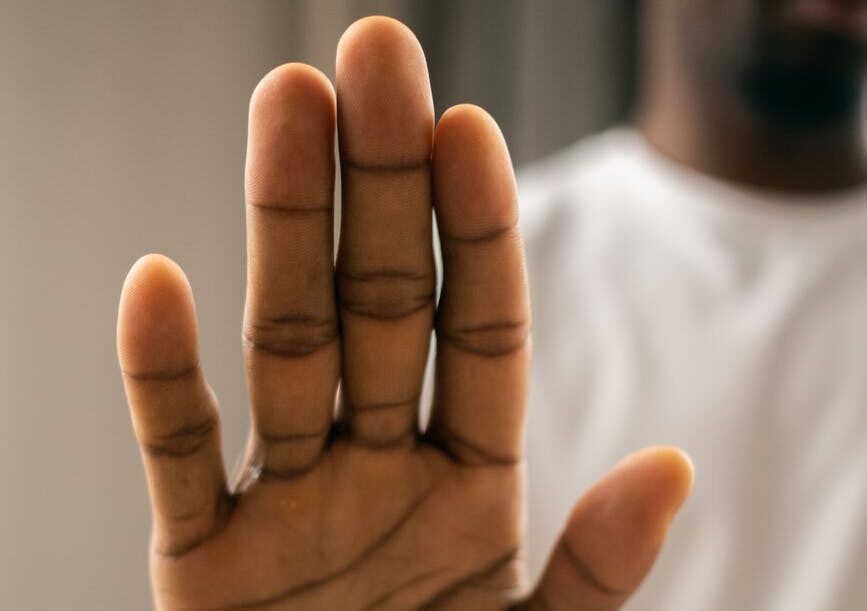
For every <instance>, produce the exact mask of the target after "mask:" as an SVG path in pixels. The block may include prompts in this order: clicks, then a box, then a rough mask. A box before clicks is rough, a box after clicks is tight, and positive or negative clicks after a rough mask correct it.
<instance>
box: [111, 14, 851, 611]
mask: <svg viewBox="0 0 867 611" xmlns="http://www.w3.org/2000/svg"><path fill="white" fill-rule="evenodd" d="M643 8H644V17H643V20H644V33H645V36H644V43H643V57H644V58H645V61H644V67H643V71H642V72H643V79H642V87H641V95H640V97H639V105H638V108H637V112H636V121H635V126H634V127H630V128H619V129H616V130H612V131H610V132H608V133H605V134H603V135H600V136H597V137H595V138H593V139H591V140H589V141H586V142H583V143H581V144H579V145H577V146H575V147H573V148H572V149H569V150H567V151H565V152H562V153H560V154H557V155H555V156H554V157H552V158H550V159H548V160H545V161H543V162H541V163H538V164H536V165H535V166H533V167H531V168H528V169H527V170H526V171H525V172H524V173H523V174H522V176H521V181H520V195H521V197H520V206H521V228H522V231H523V234H524V237H525V241H526V248H527V254H528V256H527V266H526V270H527V271H528V273H529V285H530V288H531V293H532V299H533V306H534V326H533V329H534V330H533V345H534V358H533V366H532V367H533V369H532V375H533V387H532V394H531V397H530V409H529V418H530V422H529V445H528V452H529V454H528V456H529V459H528V463H529V476H530V477H529V499H530V532H529V535H530V536H529V541H530V564H531V569H532V572H533V573H534V577H535V574H539V575H540V578H539V579H538V580H537V581H536V585H535V587H533V588H527V585H526V582H525V580H524V578H523V574H522V573H523V569H522V561H523V560H524V547H525V545H524V543H523V529H522V523H523V520H524V517H523V510H522V506H523V502H524V494H525V493H524V485H525V484H524V466H523V465H524V457H523V453H522V446H523V443H522V438H523V420H524V418H523V412H524V403H525V398H526V393H527V377H528V368H529V345H528V342H527V339H528V324H529V303H528V298H527V297H528V295H527V281H526V278H525V266H524V265H523V263H522V249H521V242H520V240H519V239H518V234H517V229H516V219H517V209H516V205H515V187H514V182H513V179H512V175H511V167H510V162H509V159H508V154H507V152H506V149H505V145H504V143H503V142H502V138H501V136H500V134H499V132H498V130H497V128H496V126H495V125H494V123H493V121H492V120H491V119H490V117H488V116H487V115H486V114H485V113H484V112H483V111H481V110H480V109H478V108H475V107H470V106H459V107H456V108H453V109H450V110H449V111H447V112H446V113H445V114H444V115H443V117H442V118H441V119H440V121H439V123H438V124H437V125H436V126H435V128H434V121H433V112H432V104H431V94H430V90H429V85H428V82H427V74H426V68H425V65H424V59H423V56H422V54H421V50H420V48H419V47H418V44H417V42H416V41H415V40H414V39H413V37H412V36H411V34H410V33H409V32H408V31H407V30H406V29H405V28H403V27H402V26H399V25H398V24H396V23H395V22H393V21H391V20H388V19H382V18H372V19H367V20H362V21H361V22H359V23H357V24H355V25H354V26H352V27H351V28H350V29H349V30H348V31H347V33H346V34H345V35H344V37H343V38H342V40H341V43H340V45H339V47H338V54H337V55H338V60H337V79H336V96H335V93H334V92H333V91H332V89H331V87H330V85H329V84H328V83H327V81H326V79H325V78H324V77H323V76H322V75H321V74H319V73H318V72H316V71H315V70H313V69H312V68H309V67H305V66H299V65H287V66H283V67H281V68H278V69H276V70H275V71H273V72H272V73H271V74H269V75H268V76H267V77H266V78H265V79H264V80H263V81H262V83H261V84H260V85H259V87H258V88H257V90H256V92H255V93H254V96H253V99H252V101H251V112H250V134H249V143H248V157H247V172H246V177H247V178H246V193H247V222H248V291H247V306H246V310H245V322H244V334H243V335H244V347H245V357H246V362H247V377H248V385H249V388H250V395H251V408H252V409H251V413H252V421H253V425H252V430H251V435H250V443H249V444H248V451H247V454H246V456H245V460H244V462H243V466H242V468H241V470H240V472H239V476H238V478H237V481H236V483H235V484H234V485H233V486H231V487H230V486H229V485H228V484H227V481H226V476H225V473H224V470H223V463H222V460H221V457H220V452H219V426H218V418H217V415H216V401H215V399H214V397H213V394H212V393H211V391H210V389H209V387H208V386H207V384H206V382H205V381H204V378H203V374H202V372H201V369H200V367H199V364H198V352H197V347H196V324H195V314H194V311H193V303H192V295H191V292H190V289H189V286H188V284H187V283H186V280H185V279H184V277H183V275H182V273H181V272H180V270H179V269H178V268H177V266H175V265H174V264H173V263H171V262H170V261H169V260H167V259H165V258H162V257H158V256H149V257H145V258H143V259H142V260H140V261H139V262H138V263H137V264H136V265H135V266H134V268H133V270H131V272H130V274H129V276H128V278H127V282H126V283H125V286H124V291H123V295H122V298H121V306H120V313H119V320H118V349H119V356H120V361H121V367H122V369H123V371H124V382H125V386H126V390H127V395H128V398H129V401H130V406H131V408H132V414H133V421H134V425H135V429H136V433H137V436H138V439H139V442H140V445H141V449H142V454H143V458H144V462H145V467H146V471H147V475H148V484H149V487H150V491H151V500H152V506H153V513H154V535H153V545H152V550H151V572H152V583H153V588H154V594H155V600H156V601H157V605H158V606H159V607H160V608H166V609H175V608H222V609H240V608H262V609H266V608H268V609H355V608H358V609H374V608H383V609H420V608H425V609H439V608H442V609H474V610H475V609H505V608H520V609H539V610H560V609H563V610H567V609H569V610H576V611H581V610H590V609H594V610H609V609H617V608H620V607H621V606H622V605H623V604H624V602H625V601H626V600H627V598H628V597H629V596H630V595H631V593H632V592H633V591H634V590H636V588H637V587H638V585H639V583H640V582H641V581H642V578H643V577H644V575H645V574H646V573H647V572H648V570H649V569H650V567H651V565H652V563H653V561H654V557H655V555H656V553H657V551H658V550H659V549H660V546H661V543H662V539H663V538H664V537H665V534H666V531H667V529H668V524H669V521H670V519H671V517H672V515H673V513H674V512H675V511H676V509H677V508H678V507H679V506H680V505H681V503H682V502H683V501H684V499H685V497H686V495H687V493H688V491H689V488H690V485H691V479H692V472H691V466H690V464H689V462H688V460H687V459H686V458H685V456H684V455H683V454H682V453H681V452H679V451H677V450H675V449H673V448H671V447H655V448H651V449H648V450H644V451H642V452H639V453H637V454H633V455H632V456H630V457H629V458H628V459H626V460H625V461H623V462H621V463H620V464H618V465H617V466H616V467H615V468H614V469H613V470H611V471H610V472H609V473H608V474H607V475H606V476H604V477H603V478H602V479H601V480H600V481H599V482H598V483H596V484H595V485H593V486H592V487H591V488H590V490H589V491H588V492H587V493H586V494H585V495H584V496H583V497H582V498H581V500H579V502H578V503H577V504H576V505H575V506H574V507H573V508H572V510H571V512H570V511H569V507H570V506H571V501H572V498H571V495H573V494H574V492H575V491H576V490H579V489H581V487H583V486H584V485H585V484H587V483H588V481H587V480H586V479H585V478H588V477H591V476H594V475H595V474H597V473H599V472H601V471H603V470H604V468H606V467H607V466H608V464H610V463H611V462H612V461H613V460H614V458H615V456H619V455H621V454H624V453H626V452H630V451H633V450H634V449H635V448H638V447H642V446H646V445H648V444H655V443H660V442H662V443H671V444H673V445H677V446H681V447H683V448H685V449H686V450H687V451H688V452H689V453H690V454H691V455H692V457H693V459H694V461H695V462H696V464H697V465H698V469H699V472H700V474H701V477H700V479H699V484H698V488H697V490H696V492H697V494H696V495H695V498H694V499H693V500H692V501H691V502H690V503H689V504H688V505H687V507H686V509H685V515H684V516H683V519H682V520H681V521H680V523H679V524H678V526H677V527H676V528H674V529H673V533H672V534H673V541H672V543H673V545H672V546H671V547H670V548H669V551H670V553H669V554H663V556H662V557H661V559H660V562H659V563H658V565H657V568H656V570H655V571H654V575H653V578H652V579H650V580H648V583H647V584H645V586H644V587H643V588H642V589H641V590H640V592H639V594H638V596H637V598H636V599H635V601H634V602H635V605H636V606H637V607H638V608H646V609H673V610H681V609H682V610H687V609H689V610H690V611H693V610H695V609H719V610H723V609H726V610H730V609H768V610H772V611H775V610H782V609H786V610H795V611H798V610H803V611H806V610H808V609H811V610H815V609H823V610H824V609H840V610H842V609H854V608H857V607H858V605H859V603H863V601H864V600H865V598H867V591H865V589H864V585H863V584H862V583H861V581H862V579H861V577H862V575H863V573H864V569H865V566H864V562H865V561H864V558H865V557H867V553H865V552H867V549H865V546H867V524H865V521H864V519H863V514H864V508H865V507H867V478H865V477H864V473H865V472H867V454H865V452H867V443H865V435H864V429H865V427H864V424H865V415H864V411H865V407H867V381H865V375H864V372H865V371H867V333H865V312H867V308H865V306H867V268H865V265H864V263H865V262H867V257H865V255H867V186H865V171H867V164H865V158H864V150H863V140H862V134H861V125H860V80H861V74H862V67H863V66H862V64H863V58H864V46H865V43H867V5H865V4H864V3H850V2H832V1H829V0H815V1H807V2H784V1H780V2H761V1H753V2H748V1H746V0H742V1H735V0H732V1H730V2H722V3H721V2H711V1H710V0H689V1H687V0H666V1H660V2H657V3H646V5H645V6H644V7H643ZM335 129H337V132H338V137H339V144H340V147H339V149H340V150H339V153H340V164H341V176H342V189H343V201H342V206H343V209H342V210H343V212H342V219H341V228H340V243H339V249H338V256H337V261H336V265H335V266H334V269H333V270H332V258H331V248H332V246H331V236H332V226H331V223H332V219H331V203H330V196H331V189H332V187H333V180H334V166H335V160H334V158H333V152H332V142H333V137H334V133H335ZM431 207H433V210H434V213H435V215H436V219H437V225H438V229H439V238H438V239H439V241H440V246H441V248H442V259H443V268H444V269H443V288H442V293H441V297H440V299H439V302H438V303H435V300H434V286H435V278H434V275H435V274H434V266H433V259H434V256H433V252H434V244H433V242H432V240H431V239H430V236H431V229H432V228H431V218H430V209H431ZM432 328H434V329H435V330H436V335H437V355H436V359H435V369H436V373H435V376H434V401H433V406H432V413H431V417H430V422H429V424H428V426H427V427H426V428H425V429H424V431H423V432H421V433H419V432H418V421H417V418H418V416H417V407H418V398H419V396H420V392H421V386H422V372H423V369H424V363H425V358H426V355H427V348H428V338H429V336H430V331H431V329H432ZM338 380H339V381H340V393H339V396H340V400H339V409H338V413H337V419H336V421H333V420H332V416H333V412H334V410H333V407H334V403H333V402H334V394H335V390H336V388H337V384H338ZM564 520H565V524H566V526H565V529H564V530H562V531H560V528H561V526H560V525H561V524H563V522H564ZM558 533H559V539H557V536H558ZM544 558H547V564H545V568H544V570H542V566H543V559H544Z"/></svg>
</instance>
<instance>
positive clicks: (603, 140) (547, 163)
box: [517, 127, 639, 242]
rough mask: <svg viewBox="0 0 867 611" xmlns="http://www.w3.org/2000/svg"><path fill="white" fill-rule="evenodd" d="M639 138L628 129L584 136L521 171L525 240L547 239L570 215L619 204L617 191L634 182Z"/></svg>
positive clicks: (519, 181) (519, 198) (520, 194)
mask: <svg viewBox="0 0 867 611" xmlns="http://www.w3.org/2000/svg"><path fill="white" fill-rule="evenodd" d="M638 147H639V136H638V135H637V134H636V133H635V132H634V130H632V129H630V128H627V127H617V128H611V129H609V130H607V131H604V132H601V133H599V134H596V135H593V136H589V137H587V138H584V139H582V140H580V141H578V142H576V143H575V144H572V145H571V146H569V147H567V148H564V149H561V150H560V151H557V152H555V153H553V154H551V155H549V156H547V157H544V158H542V159H540V160H538V161H534V162H531V163H529V164H527V165H525V166H522V167H521V168H519V169H518V172H517V185H518V205H519V211H520V219H521V220H520V224H521V232H522V234H523V236H524V240H525V241H526V242H534V241H537V240H538V239H542V238H541V237H540V236H542V235H544V234H546V233H547V230H548V229H551V228H552V227H555V226H557V225H558V224H559V223H560V222H562V221H563V220H564V219H565V218H567V217H570V218H571V217H574V216H576V215H578V216H580V215H582V214H587V213H591V212H592V210H590V208H594V207H599V206H604V207H611V206H616V201H617V200H619V199H623V198H619V197H617V193H618V192H619V191H623V190H624V187H625V186H626V185H628V184H629V183H630V179H629V166H630V162H631V161H632V160H634V158H635V156H636V153H637V149H638Z"/></svg>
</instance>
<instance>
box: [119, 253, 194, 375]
mask: <svg viewBox="0 0 867 611" xmlns="http://www.w3.org/2000/svg"><path fill="white" fill-rule="evenodd" d="M196 342H197V340H196V315H195V305H194V302H193V293H192V289H191V288H190V284H189V281H188V280H187V277H186V275H184V272H183V270H181V268H180V266H178V264H177V263H175V262H174V261H172V260H171V259H169V258H168V257H166V256H164V255H159V254H149V255H145V256H143V257H141V258H139V259H138V260H137V261H136V262H135V263H134V264H133V266H132V267H131V268H130V270H129V273H127V276H126V279H125V280H124V283H123V289H122V291H121V297H120V304H119V307H118V320H117V350H118V358H119V360H120V365H121V369H122V370H123V371H124V372H127V373H129V374H131V375H143V376H146V375H152V374H158V373H161V372H165V371H178V370H183V369H187V368H189V367H191V366H193V365H194V364H195V363H197V362H198V348H197V343H196Z"/></svg>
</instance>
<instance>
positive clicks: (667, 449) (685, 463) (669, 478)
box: [614, 446, 695, 513]
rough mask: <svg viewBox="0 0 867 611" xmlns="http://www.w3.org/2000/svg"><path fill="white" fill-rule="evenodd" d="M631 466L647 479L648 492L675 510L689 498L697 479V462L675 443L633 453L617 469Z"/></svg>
mask: <svg viewBox="0 0 867 611" xmlns="http://www.w3.org/2000/svg"><path fill="white" fill-rule="evenodd" d="M617 470H630V471H634V472H635V473H634V474H633V475H632V477H633V478H635V479H636V480H642V481H644V482H645V484H646V485H645V488H646V489H647V490H646V493H647V494H649V495H652V497H653V499H654V500H655V501H657V502H660V503H664V504H667V505H669V506H670V508H671V512H672V513H674V511H676V510H677V509H679V508H680V506H681V505H682V504H683V503H684V502H685V501H686V499H687V497H688V496H689V493H690V491H691V490H692V485H693V482H694V481H695V466H694V465H693V462H692V459H691V458H690V456H689V454H687V453H686V452H685V451H684V450H682V449H680V448H677V447H674V446H651V447H648V448H644V449H642V450H639V451H637V452H634V453H633V454H630V455H629V456H627V457H626V458H624V459H623V460H622V461H620V462H619V463H618V464H617V465H616V466H615V469H614V471H617Z"/></svg>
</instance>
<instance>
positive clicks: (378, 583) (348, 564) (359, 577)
mask: <svg viewBox="0 0 867 611" xmlns="http://www.w3.org/2000/svg"><path fill="white" fill-rule="evenodd" d="M520 480H521V474H520V467H518V466H510V465H503V466H499V465H498V466H489V467H463V466H458V465H455V464H454V463H453V461H452V460H451V459H450V458H449V457H446V456H444V455H442V454H441V453H440V452H439V451H438V450H436V449H433V448H427V447H425V448H418V449H414V450H404V449H398V450H394V451H389V452H386V453H383V452H381V451H379V450H374V451H371V450H369V449H367V448H358V447H352V446H350V445H348V444H335V447H333V448H332V449H331V450H330V451H329V454H328V456H327V457H326V458H324V459H323V461H322V462H321V464H320V465H319V466H318V467H317V468H316V469H315V470H313V471H311V472H310V473H308V474H307V475H306V476H305V477H303V478H298V479H293V480H291V481H280V480H268V479H265V480H263V481H259V482H257V483H256V484H255V485H254V486H252V487H251V488H250V489H249V490H247V491H246V492H245V493H244V494H243V495H241V496H240V497H239V498H238V500H237V505H236V506H235V507H234V508H233V510H232V516H231V519H230V520H229V521H228V522H227V523H226V524H225V526H223V527H222V528H221V529H220V530H219V531H218V532H217V533H216V534H214V535H212V536H211V537H209V538H208V540H207V541H206V542H205V543H202V544H200V545H198V546H197V547H196V548H195V549H194V550H192V551H191V552H186V553H184V554H182V555H180V556H179V557H175V556H173V555H166V556H164V555H157V556H156V557H155V561H154V572H155V575H158V576H159V583H160V586H161V587H163V588H164V593H165V594H166V597H167V600H170V601H171V607H172V608H208V609H225V608H256V609H259V608H262V609H421V608H425V609H428V608H430V609H438V608H466V609H501V608H503V606H504V605H505V604H507V603H508V602H509V601H513V600H516V598H517V595H518V594H519V591H520V548H519V546H520V542H521V537H520V532H519V530H520V529H519V524H520V520H519V518H520V501H519V499H520V498H521V495H520V490H519V487H520Z"/></svg>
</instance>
